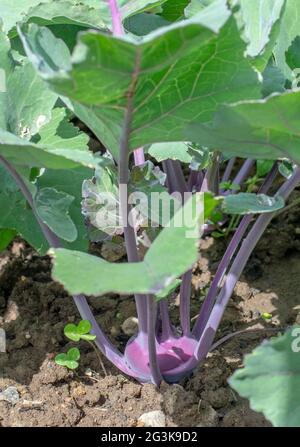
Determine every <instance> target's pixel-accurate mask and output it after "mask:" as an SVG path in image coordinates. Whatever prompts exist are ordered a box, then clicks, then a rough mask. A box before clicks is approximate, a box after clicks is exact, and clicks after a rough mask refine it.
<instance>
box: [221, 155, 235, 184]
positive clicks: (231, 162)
mask: <svg viewBox="0 0 300 447" xmlns="http://www.w3.org/2000/svg"><path fill="white" fill-rule="evenodd" d="M235 161H236V158H235V157H233V158H231V159H230V160H229V161H228V163H227V166H226V168H225V171H224V174H223V177H222V182H228V180H229V179H230V175H231V173H232V169H233V166H234V163H235Z"/></svg>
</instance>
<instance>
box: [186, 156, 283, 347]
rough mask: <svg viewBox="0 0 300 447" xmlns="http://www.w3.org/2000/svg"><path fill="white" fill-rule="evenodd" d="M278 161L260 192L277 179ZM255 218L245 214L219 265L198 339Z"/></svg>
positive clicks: (197, 331)
mask: <svg viewBox="0 0 300 447" xmlns="http://www.w3.org/2000/svg"><path fill="white" fill-rule="evenodd" d="M277 166H278V165H277V162H276V163H274V165H273V167H272V169H271V171H270V172H269V173H268V175H267V177H266V179H265V182H264V184H263V185H262V186H261V188H260V190H259V193H261V194H262V193H266V192H267V191H268V190H269V188H270V186H271V185H272V183H273V181H274V180H275V177H276V175H277V172H278V169H277ZM252 218H253V214H249V215H247V216H244V217H243V219H242V221H241V223H240V225H239V227H238V228H237V230H236V231H235V233H234V236H233V238H232V239H231V241H230V243H229V245H228V247H227V249H226V252H225V254H224V256H223V258H222V260H221V262H220V264H219V266H218V269H217V272H216V274H215V277H214V279H213V281H212V283H211V286H210V288H209V291H208V294H207V296H206V299H205V301H204V303H203V304H202V307H201V311H200V313H199V316H198V318H197V320H196V323H195V325H194V328H193V335H194V336H195V338H196V339H198V338H199V337H200V336H201V334H202V331H203V329H204V327H205V325H206V323H207V320H208V318H209V314H210V312H211V309H212V307H213V304H214V301H215V298H216V295H217V293H218V287H219V285H220V283H221V281H222V278H223V276H224V274H225V273H226V270H227V268H228V266H229V263H230V260H231V259H232V256H233V255H234V253H235V252H236V250H237V248H238V246H239V244H240V242H241V240H242V237H243V236H244V234H245V232H246V230H247V228H248V226H249V225H250V223H251V221H252Z"/></svg>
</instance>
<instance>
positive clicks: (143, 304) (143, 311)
mask: <svg viewBox="0 0 300 447" xmlns="http://www.w3.org/2000/svg"><path fill="white" fill-rule="evenodd" d="M139 65H140V55H139V54H138V56H137V59H136V65H135V70H134V73H133V75H132V83H131V86H130V88H129V91H128V92H127V108H126V113H125V118H124V125H123V131H122V135H121V140H120V156H119V163H118V167H119V194H120V210H121V216H122V222H123V227H124V237H125V245H126V251H127V257H128V261H129V262H139V261H140V259H139V255H138V250H137V244H136V237H135V230H134V227H133V222H131V221H130V219H129V216H130V211H131V207H130V205H129V203H128V182H129V137H130V129H131V123H132V111H133V103H132V102H133V94H134V90H135V87H136V82H137V76H138V71H139ZM135 301H136V308H137V314H138V322H139V330H140V332H143V333H146V332H147V300H146V297H145V296H144V295H135Z"/></svg>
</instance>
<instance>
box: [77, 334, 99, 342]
mask: <svg viewBox="0 0 300 447" xmlns="http://www.w3.org/2000/svg"><path fill="white" fill-rule="evenodd" d="M80 338H81V339H82V340H86V341H94V340H96V338H97V336H96V335H92V334H84V335H81V337H80Z"/></svg>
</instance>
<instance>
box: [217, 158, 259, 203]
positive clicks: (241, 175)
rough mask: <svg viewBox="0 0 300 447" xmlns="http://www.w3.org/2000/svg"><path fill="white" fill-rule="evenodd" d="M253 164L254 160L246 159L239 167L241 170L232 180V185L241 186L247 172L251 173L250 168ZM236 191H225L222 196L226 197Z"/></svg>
mask: <svg viewBox="0 0 300 447" xmlns="http://www.w3.org/2000/svg"><path fill="white" fill-rule="evenodd" d="M254 164H255V160H252V159H251V158H248V159H247V160H246V161H245V162H244V164H243V166H242V167H241V169H240V170H239V172H238V173H237V175H236V176H235V178H234V179H233V180H232V183H234V184H235V185H241V184H242V183H243V181H244V180H245V179H246V178H247V176H248V174H249V172H250V171H251V168H252V167H253V166H254ZM235 192H236V191H225V193H224V195H225V196H226V195H228V194H235Z"/></svg>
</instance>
